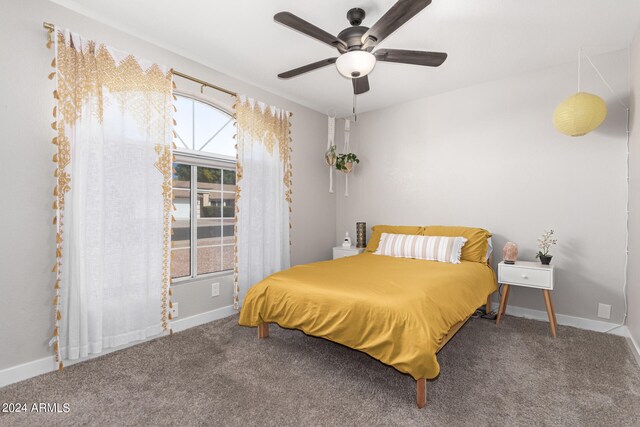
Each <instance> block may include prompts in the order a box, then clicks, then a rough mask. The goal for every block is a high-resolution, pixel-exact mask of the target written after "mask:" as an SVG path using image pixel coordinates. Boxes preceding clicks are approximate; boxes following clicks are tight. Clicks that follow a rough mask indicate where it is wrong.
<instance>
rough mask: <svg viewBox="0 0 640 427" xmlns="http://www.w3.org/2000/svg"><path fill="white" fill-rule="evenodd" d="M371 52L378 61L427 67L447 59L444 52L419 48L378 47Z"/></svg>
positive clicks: (437, 65)
mask: <svg viewBox="0 0 640 427" xmlns="http://www.w3.org/2000/svg"><path fill="white" fill-rule="evenodd" d="M373 54H374V55H375V57H376V59H377V60H378V61H384V62H400V63H402V64H413V65H425V66H427V67H439V66H440V65H442V63H443V62H444V61H445V59H447V54H446V53H444V52H423V51H421V50H401V49H378V50H376V51H375V52H374V53H373Z"/></svg>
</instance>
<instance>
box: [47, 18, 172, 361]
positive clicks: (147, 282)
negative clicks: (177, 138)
mask: <svg viewBox="0 0 640 427" xmlns="http://www.w3.org/2000/svg"><path fill="white" fill-rule="evenodd" d="M55 40H56V43H55V49H56V60H55V61H56V62H55V64H54V65H55V66H56V71H55V78H56V92H55V93H54V96H55V97H56V98H57V100H58V103H57V110H56V111H54V114H55V115H56V122H55V123H54V126H53V127H54V128H57V131H58V135H57V138H56V139H55V140H54V142H55V143H56V144H57V146H58V152H57V154H56V157H55V158H54V160H55V161H56V162H57V169H56V190H55V194H56V202H55V204H54V208H55V209H56V219H55V220H54V222H55V223H56V224H57V234H56V240H57V242H58V247H57V253H56V256H57V262H56V266H55V267H54V272H55V273H56V276H57V277H56V278H57V280H56V297H55V302H54V305H56V307H57V309H56V325H55V330H54V338H53V340H52V341H53V345H54V348H55V350H56V353H57V356H58V357H59V358H60V359H77V358H79V357H84V356H87V355H89V354H94V353H100V352H101V351H103V350H104V349H106V348H109V347H115V346H119V345H122V344H126V343H128V342H131V341H135V340H141V339H144V338H147V337H149V336H152V335H156V334H159V333H161V332H162V331H163V330H166V329H167V326H168V305H169V304H170V303H169V296H168V293H169V292H168V286H169V244H170V218H171V213H170V209H171V167H172V152H171V140H172V137H171V132H172V126H171V121H172V117H171V112H172V103H171V102H172V101H171V97H172V82H171V72H170V71H169V70H167V69H166V68H164V67H161V66H159V65H157V64H152V63H149V62H146V61H142V60H139V59H137V58H135V57H134V56H132V55H129V54H125V53H122V52H119V51H116V50H114V49H111V48H109V47H107V46H105V45H103V44H97V43H95V42H93V41H90V40H87V39H84V38H82V37H81V36H79V35H77V34H75V33H70V32H69V31H68V30H58V29H56V32H55Z"/></svg>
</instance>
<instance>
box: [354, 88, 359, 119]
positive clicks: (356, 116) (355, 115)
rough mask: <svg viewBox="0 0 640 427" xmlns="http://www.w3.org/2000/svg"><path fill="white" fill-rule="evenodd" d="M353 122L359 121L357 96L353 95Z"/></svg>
mask: <svg viewBox="0 0 640 427" xmlns="http://www.w3.org/2000/svg"><path fill="white" fill-rule="evenodd" d="M353 121H354V122H357V121H358V114H357V113H356V94H355V93H354V94H353Z"/></svg>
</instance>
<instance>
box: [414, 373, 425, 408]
mask: <svg viewBox="0 0 640 427" xmlns="http://www.w3.org/2000/svg"><path fill="white" fill-rule="evenodd" d="M416 402H417V403H418V408H419V409H422V408H424V407H425V406H426V405H427V379H426V378H419V379H418V380H417V381H416Z"/></svg>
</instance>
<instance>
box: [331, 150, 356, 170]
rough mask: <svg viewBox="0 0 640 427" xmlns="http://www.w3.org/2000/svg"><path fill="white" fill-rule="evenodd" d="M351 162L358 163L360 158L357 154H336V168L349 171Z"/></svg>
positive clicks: (351, 165)
mask: <svg viewBox="0 0 640 427" xmlns="http://www.w3.org/2000/svg"><path fill="white" fill-rule="evenodd" d="M348 163H349V164H348ZM353 163H360V159H358V156H356V155H355V154H353V153H347V154H338V158H337V159H336V169H338V170H339V171H343V172H351V168H352V167H353Z"/></svg>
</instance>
